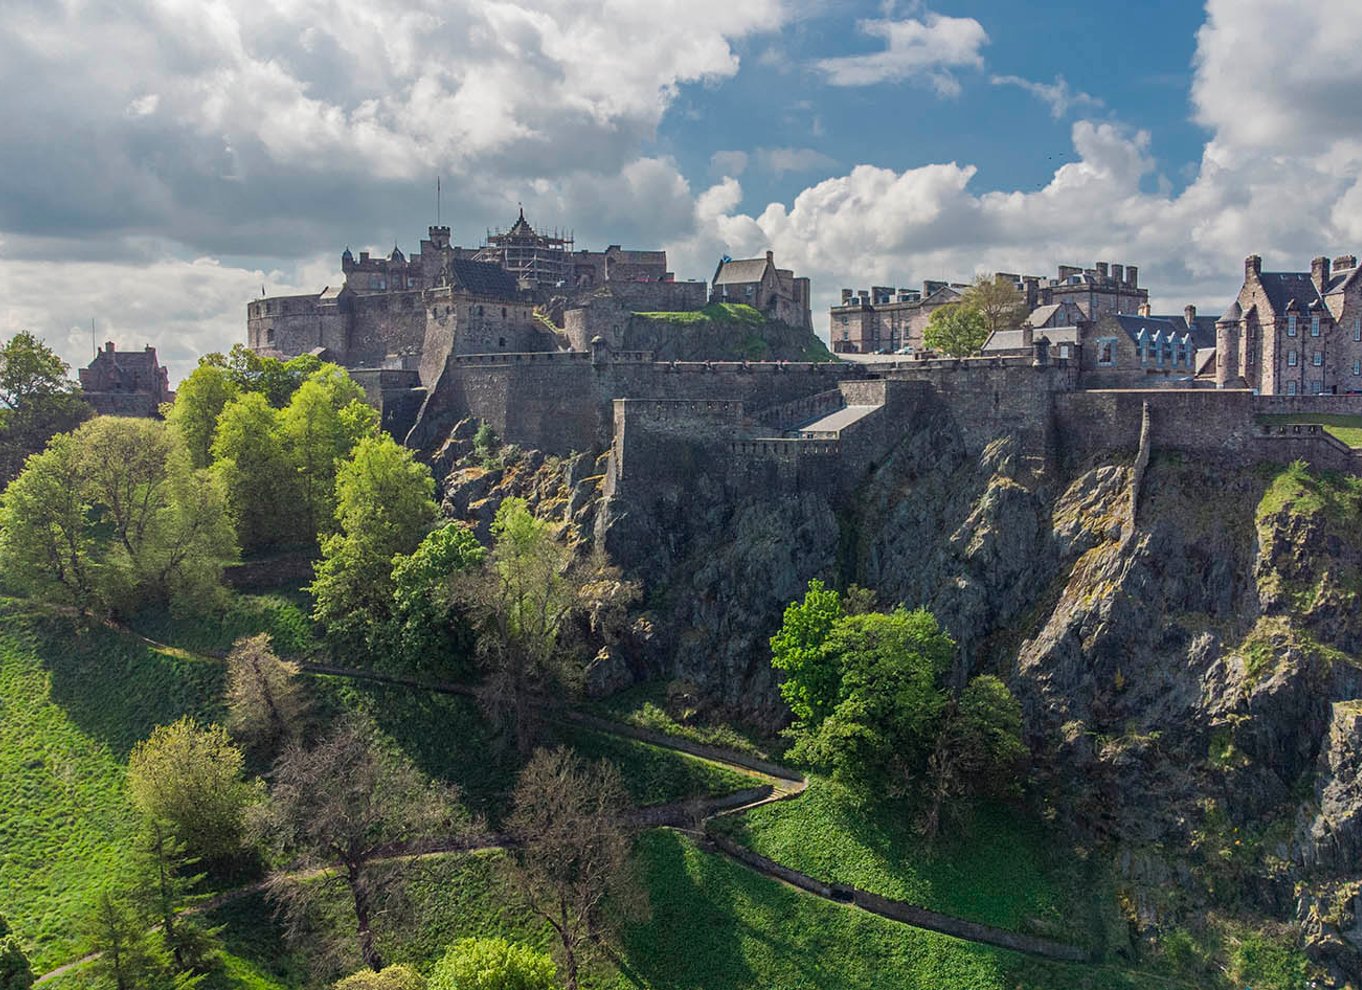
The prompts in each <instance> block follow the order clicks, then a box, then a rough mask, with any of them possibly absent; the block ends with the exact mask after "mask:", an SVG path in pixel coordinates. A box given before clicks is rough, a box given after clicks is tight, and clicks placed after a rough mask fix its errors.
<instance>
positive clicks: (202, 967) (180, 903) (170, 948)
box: [133, 821, 220, 974]
mask: <svg viewBox="0 0 1362 990" xmlns="http://www.w3.org/2000/svg"><path fill="white" fill-rule="evenodd" d="M133 853H134V856H135V858H136V860H137V862H136V869H137V872H138V875H139V877H140V881H141V882H140V885H139V886H138V888H137V891H136V893H135V897H136V900H137V901H138V906H139V907H140V908H141V910H142V913H143V914H145V915H146V916H147V917H148V918H153V919H155V922H156V925H157V926H158V928H159V930H160V936H161V941H162V944H163V945H164V947H165V951H166V953H167V955H169V957H170V959H171V960H172V962H173V963H174V968H175V970H176V971H177V972H179V973H186V974H195V973H207V972H209V971H210V970H211V969H212V968H213V965H214V963H215V962H216V960H217V954H218V949H219V948H220V943H219V941H218V937H217V935H218V933H217V931H216V930H214V929H209V928H205V927H204V926H203V924H201V923H200V921H199V920H198V919H197V918H195V917H194V916H193V915H190V914H187V913H186V910H185V909H186V908H188V907H189V906H191V905H192V904H194V903H196V902H199V901H202V900H203V898H201V897H195V896H194V895H193V894H191V890H192V888H193V887H194V886H195V885H196V884H197V883H198V882H199V881H200V880H202V879H203V877H202V875H194V874H192V873H190V872H189V871H190V870H191V869H192V867H193V865H194V862H195V861H194V860H193V859H192V858H191V857H190V856H189V855H188V854H187V852H186V847H185V845H184V843H183V842H181V841H180V840H178V839H177V838H176V837H175V835H174V833H173V831H172V829H171V827H170V826H169V825H167V824H166V823H163V822H156V821H150V822H147V823H145V825H144V826H143V829H142V832H141V834H140V835H139V836H138V838H137V842H136V844H135V846H134V850H133Z"/></svg>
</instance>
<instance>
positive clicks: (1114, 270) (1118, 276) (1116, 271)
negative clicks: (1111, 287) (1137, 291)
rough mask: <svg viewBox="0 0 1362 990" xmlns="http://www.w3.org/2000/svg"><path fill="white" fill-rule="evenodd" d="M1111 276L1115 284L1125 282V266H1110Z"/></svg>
mask: <svg viewBox="0 0 1362 990" xmlns="http://www.w3.org/2000/svg"><path fill="white" fill-rule="evenodd" d="M1111 277H1112V280H1113V281H1115V283H1116V284H1117V285H1124V284H1125V281H1126V267H1125V265H1112V266H1111Z"/></svg>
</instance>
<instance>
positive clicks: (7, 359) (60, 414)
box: [0, 331, 90, 484]
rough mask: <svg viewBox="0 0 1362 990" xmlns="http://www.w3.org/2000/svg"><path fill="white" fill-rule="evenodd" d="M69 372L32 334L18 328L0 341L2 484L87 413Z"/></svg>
mask: <svg viewBox="0 0 1362 990" xmlns="http://www.w3.org/2000/svg"><path fill="white" fill-rule="evenodd" d="M69 371H70V368H69V367H68V366H67V364H66V362H65V361H63V360H62V359H61V358H59V357H58V356H57V354H56V352H55V351H53V350H52V349H51V348H50V347H48V346H47V345H46V344H44V343H43V342H42V341H41V340H39V339H38V337H37V336H36V335H35V334H32V333H29V332H27V331H24V332H21V333H16V334H15V335H14V336H13V337H11V338H10V339H9V340H7V341H6V342H5V343H4V344H3V345H0V407H2V408H0V484H4V483H6V482H8V481H9V480H10V479H12V478H13V477H14V476H15V475H17V474H18V473H19V471H20V470H21V469H22V468H23V464H24V459H25V458H27V457H28V456H29V455H31V454H36V453H37V452H38V451H40V450H42V449H43V447H44V446H46V445H47V442H48V441H49V440H50V439H51V438H52V437H54V436H56V435H57V434H59V433H65V432H67V431H68V430H73V429H75V428H76V426H77V425H78V424H79V423H80V422H81V421H82V420H83V419H85V418H87V417H88V416H89V415H90V407H89V406H87V405H86V404H85V401H84V400H83V399H82V398H81V397H80V390H79V388H78V386H77V385H76V383H75V382H74V381H73V380H72V379H71V378H69V377H68V373H69Z"/></svg>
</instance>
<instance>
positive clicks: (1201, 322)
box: [1148, 315, 1216, 347]
mask: <svg viewBox="0 0 1362 990" xmlns="http://www.w3.org/2000/svg"><path fill="white" fill-rule="evenodd" d="M1148 318H1149V319H1151V320H1163V321H1164V322H1165V323H1170V324H1172V325H1173V327H1175V328H1176V329H1177V331H1178V332H1179V333H1190V334H1191V335H1192V341H1193V343H1195V344H1196V346H1197V347H1214V346H1215V324H1216V318H1215V317H1214V316H1198V317H1196V318H1195V319H1194V320H1192V325H1191V326H1188V325H1187V317H1186V316H1185V315H1175V316H1151V317H1148Z"/></svg>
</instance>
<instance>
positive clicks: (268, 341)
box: [265, 327, 274, 347]
mask: <svg viewBox="0 0 1362 990" xmlns="http://www.w3.org/2000/svg"><path fill="white" fill-rule="evenodd" d="M265 345H266V346H267V347H273V346H274V327H269V328H267V329H266V330H265Z"/></svg>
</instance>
